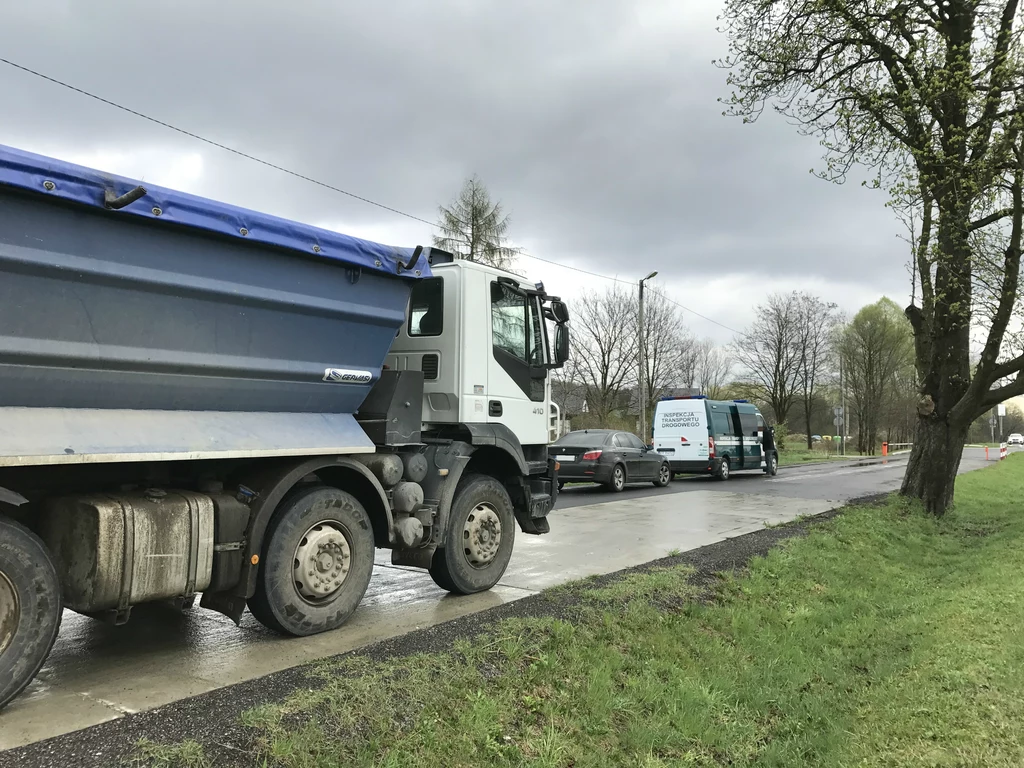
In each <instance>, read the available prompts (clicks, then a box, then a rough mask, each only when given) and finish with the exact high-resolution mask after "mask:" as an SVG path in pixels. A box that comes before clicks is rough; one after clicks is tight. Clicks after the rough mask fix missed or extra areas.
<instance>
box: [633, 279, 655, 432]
mask: <svg viewBox="0 0 1024 768" xmlns="http://www.w3.org/2000/svg"><path fill="white" fill-rule="evenodd" d="M657 275H658V273H657V272H651V274H649V275H648V276H647V277H645V278H643V279H642V280H641V281H640V310H639V312H638V313H637V316H638V320H639V326H640V328H639V331H640V332H639V334H638V338H639V340H640V355H639V357H640V379H639V381H640V386H639V387H638V388H637V402H638V403H639V404H640V439H641V440H643V441H644V445H647V355H646V352H647V349H646V347H647V329H646V327H645V326H644V283H646V282H647V281H648V280H650V279H651V278H653V277H657Z"/></svg>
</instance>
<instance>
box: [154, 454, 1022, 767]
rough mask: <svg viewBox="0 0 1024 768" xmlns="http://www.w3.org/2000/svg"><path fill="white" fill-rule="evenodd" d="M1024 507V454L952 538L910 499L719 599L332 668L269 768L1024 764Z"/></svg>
mask: <svg viewBox="0 0 1024 768" xmlns="http://www.w3.org/2000/svg"><path fill="white" fill-rule="evenodd" d="M1022 496H1024V458H1019V457H1011V458H1010V459H1009V460H1008V461H1005V462H1002V463H1001V464H999V465H995V466H993V467H991V468H989V469H985V470H982V471H980V472H973V473H970V474H968V475H965V476H963V477H961V478H960V480H959V481H958V489H957V504H956V508H955V510H954V511H952V512H951V513H950V514H948V515H947V516H946V517H945V518H944V519H942V520H934V519H931V518H928V517H926V516H925V515H924V514H923V513H921V512H920V511H919V510H917V509H916V508H914V507H912V506H910V505H907V504H905V503H902V502H900V501H895V500H894V501H892V502H890V503H889V504H887V505H884V506H879V507H867V508H860V509H855V510H851V511H850V512H849V513H847V514H845V515H842V516H839V517H837V518H836V519H834V520H832V521H830V522H828V523H823V524H821V525H819V526H816V527H815V528H814V530H813V531H812V533H811V534H810V535H809V536H807V537H806V538H798V539H793V540H790V541H789V542H788V543H787V544H786V545H784V546H781V547H778V548H776V549H774V550H772V552H771V553H770V554H769V555H768V556H767V557H765V558H759V559H756V560H755V561H754V562H753V563H752V564H751V567H750V569H749V572H747V573H745V574H743V575H742V576H730V577H725V578H723V579H722V580H721V581H720V583H719V586H718V587H717V588H716V589H715V591H714V592H713V594H712V595H711V596H710V598H709V597H708V596H707V595H705V596H704V597H703V598H702V599H695V598H696V597H697V595H696V593H695V591H694V588H693V587H692V586H691V584H690V583H689V581H688V576H689V574H690V572H689V571H688V570H687V569H685V568H660V569H656V570H653V571H651V572H648V573H642V574H632V575H629V576H627V577H625V578H623V579H621V580H617V581H613V582H611V583H601V582H599V581H595V580H589V581H587V582H584V583H577V584H575V585H568V586H566V587H562V588H559V589H557V590H554V591H553V592H552V593H550V594H551V599H552V601H553V605H554V604H558V601H560V600H561V601H563V604H564V601H566V600H572V601H573V604H574V605H575V606H576V609H575V610H577V611H578V615H577V616H576V617H575V618H574V619H573V620H572V621H566V620H555V619H531V620H507V621H504V622H502V623H501V624H499V625H497V626H496V627H495V628H494V629H493V630H492V631H490V632H488V633H487V634H485V635H482V636H480V637H477V638H475V639H473V640H465V641H459V642H457V643H456V645H455V646H454V647H453V648H452V649H451V650H450V652H447V653H442V654H431V655H421V656H416V657H413V658H405V659H398V660H394V661H391V662H389V663H384V664H381V663H374V662H370V661H367V660H364V659H358V658H356V659H350V660H347V661H344V662H342V663H323V664H321V665H319V666H318V667H316V668H315V677H316V679H317V684H316V685H314V686H313V687H312V688H310V689H307V690H302V691H299V692H297V693H295V694H294V695H293V696H291V697H290V698H289V699H288V700H287V701H286V702H284V703H283V704H276V705H270V706H265V707H261V708H259V709H257V710H254V711H251V712H249V713H247V714H246V715H245V718H244V723H245V724H246V725H248V726H250V727H251V728H252V729H253V732H254V734H255V738H256V745H255V748H254V753H253V755H252V757H253V761H254V762H255V761H262V760H265V761H266V762H267V764H268V765H281V766H288V767H290V768H291V767H294V768H300V767H301V768H319V767H321V766H322V767H324V768H326V767H327V766H342V765H374V766H382V767H386V768H398V767H399V766H410V768H411V766H423V765H437V766H446V767H447V766H452V767H453V768H454V767H455V766H477V765H494V766H520V765H531V766H552V767H553V766H575V767H576V768H583V767H584V766H619V765H630V766H646V767H647V768H655V767H659V768H660V767H661V766H669V765H672V766H725V765H729V766H753V765H757V766H804V765H811V766H979V767H980V766H1019V765H1021V764H1022V763H1024V728H1022V727H1021V723H1022V722H1024V642H1021V639H1022V637H1024V629H1022V627H1024V515H1022V514H1021V513H1020V509H1019V504H1018V503H1017V502H1016V501H1015V500H1016V499H1020V498H1021V497H1022ZM563 615H568V614H563ZM158 764H159V763H158Z"/></svg>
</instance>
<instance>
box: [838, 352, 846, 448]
mask: <svg viewBox="0 0 1024 768" xmlns="http://www.w3.org/2000/svg"><path fill="white" fill-rule="evenodd" d="M839 407H840V408H842V409H843V415H842V419H841V420H842V424H840V425H839V429H840V430H841V431H840V432H839V445H840V447H841V449H842V452H843V453H842V455H843V456H845V455H846V386H845V382H844V381H843V356H842V355H839Z"/></svg>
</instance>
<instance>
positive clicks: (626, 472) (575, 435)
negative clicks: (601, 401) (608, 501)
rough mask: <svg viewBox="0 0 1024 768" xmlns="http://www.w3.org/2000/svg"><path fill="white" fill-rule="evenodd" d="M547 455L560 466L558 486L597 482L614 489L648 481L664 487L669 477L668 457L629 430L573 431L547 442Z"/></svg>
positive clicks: (670, 477) (669, 479) (670, 475)
mask: <svg viewBox="0 0 1024 768" xmlns="http://www.w3.org/2000/svg"><path fill="white" fill-rule="evenodd" d="M548 455H550V456H552V457H554V459H555V461H557V462H558V463H559V464H560V465H561V466H560V467H559V469H558V485H559V487H561V486H562V485H563V484H564V483H575V482H585V483H599V484H600V485H604V486H605V487H607V488H608V489H609V490H611V491H616V492H617V491H621V490H622V489H623V488H625V487H626V484H627V483H642V482H648V483H654V484H655V485H656V486H658V487H659V488H664V487H665V486H666V485H668V484H669V482H670V481H671V480H672V471H671V470H670V469H669V466H668V460H667V459H666V458H665V457H664V456H662V455H661V454H660V453H655V452H654V451H652V450H651V449H650V448H648V447H646V446H645V445H644V444H643V442H641V440H640V438H638V437H637V436H636V435H633V434H630V433H629V432H618V431H616V430H613V429H581V430H577V431H576V432H570V433H568V434H567V435H562V437H560V438H559V439H558V440H556V441H555V442H554V443H552V444H551V445H549V446H548Z"/></svg>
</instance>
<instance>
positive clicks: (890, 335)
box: [840, 298, 916, 453]
mask: <svg viewBox="0 0 1024 768" xmlns="http://www.w3.org/2000/svg"><path fill="white" fill-rule="evenodd" d="M913 350H914V346H913V331H912V329H911V327H910V323H909V322H908V321H907V318H906V317H905V316H904V315H903V313H902V312H901V311H900V309H899V307H897V306H896V304H895V303H894V302H892V301H891V300H890V299H885V298H883V299H881V300H880V301H878V302H877V303H875V304H869V305H868V306H866V307H864V308H863V309H861V310H860V311H859V312H858V313H857V314H856V315H855V316H854V318H853V320H852V321H851V322H850V324H849V325H848V326H846V328H845V329H843V335H842V341H841V345H840V352H841V354H842V357H843V368H844V369H845V374H846V381H847V391H848V392H849V394H850V400H851V403H852V405H853V409H854V414H855V415H856V417H857V442H858V447H859V448H860V450H861V452H862V453H874V451H875V449H876V447H877V445H878V441H879V432H880V429H881V427H882V426H883V420H885V419H887V418H888V417H889V414H890V411H891V409H892V408H893V406H894V403H896V402H898V401H899V399H900V397H901V395H902V396H905V395H906V392H905V391H903V390H902V387H905V386H907V382H908V381H909V382H911V383H910V387H911V390H910V391H913V389H912V387H913V383H914V381H915V379H916V377H915V376H914V373H913V366H914V358H913Z"/></svg>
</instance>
